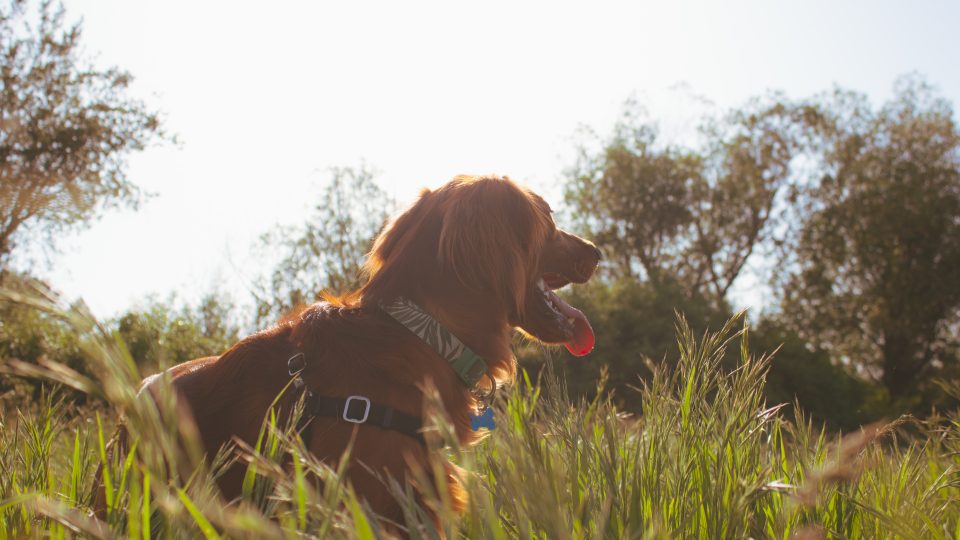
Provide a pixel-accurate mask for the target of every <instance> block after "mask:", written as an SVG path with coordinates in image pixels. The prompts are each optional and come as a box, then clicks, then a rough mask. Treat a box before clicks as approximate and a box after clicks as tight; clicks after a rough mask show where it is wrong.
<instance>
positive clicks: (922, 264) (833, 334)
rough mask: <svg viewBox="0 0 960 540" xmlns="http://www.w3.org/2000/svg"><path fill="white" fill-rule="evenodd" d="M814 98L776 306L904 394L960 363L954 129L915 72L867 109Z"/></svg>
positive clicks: (959, 203) (862, 102) (959, 143)
mask: <svg viewBox="0 0 960 540" xmlns="http://www.w3.org/2000/svg"><path fill="white" fill-rule="evenodd" d="M816 106H817V107H819V108H820V110H821V111H822V112H823V115H824V118H825V122H824V123H823V124H822V125H821V126H820V128H819V131H818V133H819V135H820V144H821V147H820V154H819V156H818V157H819V159H820V165H819V167H818V169H817V170H818V172H819V176H818V177H817V178H815V181H814V182H813V183H812V184H811V185H810V186H808V187H807V189H806V190H804V192H803V197H802V202H801V204H802V205H803V206H802V208H801V212H800V214H799V215H800V221H799V224H798V227H797V228H796V233H795V234H794V235H793V238H792V241H791V243H790V244H789V246H788V247H789V252H788V257H787V262H786V263H785V264H783V265H781V267H780V268H781V269H782V272H780V282H781V285H782V288H783V303H782V314H783V317H784V318H785V319H786V320H788V321H790V323H791V326H792V328H794V329H795V330H796V331H797V332H798V333H799V334H800V335H801V336H802V337H803V338H805V339H807V340H809V341H810V342H811V343H813V344H816V345H817V346H821V347H824V348H826V349H828V350H830V351H831V352H832V353H833V355H834V356H835V357H836V358H838V359H842V360H843V361H844V362H847V363H852V364H854V365H857V366H860V367H861V369H862V371H863V372H864V373H865V374H867V375H870V376H874V377H879V378H880V380H881V381H882V383H883V385H884V386H885V387H886V389H887V390H888V391H889V393H890V395H891V396H893V397H895V398H907V399H908V401H912V402H914V403H915V402H916V401H917V400H918V396H917V394H916V392H917V391H919V390H922V387H923V386H924V384H925V381H926V382H928V381H930V380H931V378H932V377H934V376H938V375H943V374H945V373H947V372H950V371H955V370H956V369H957V365H958V363H960V355H958V351H960V338H958V333H957V330H958V325H960V132H958V130H957V125H956V122H955V121H954V117H953V111H952V109H951V107H950V104H949V103H948V102H947V101H945V100H943V99H942V98H939V97H938V96H937V95H936V94H935V93H934V92H933V90H932V89H931V88H930V87H929V86H928V85H927V84H925V83H924V82H923V81H921V80H919V79H917V78H916V77H906V78H902V79H901V80H899V82H898V83H897V85H896V87H895V95H894V97H893V98H892V99H891V100H890V101H888V102H887V103H885V104H884V105H883V106H882V107H880V108H879V109H878V110H873V109H872V108H871V107H870V105H869V103H868V102H867V100H866V98H865V97H864V96H862V95H858V94H854V93H852V92H846V91H842V90H837V91H835V92H834V93H832V94H829V95H826V96H822V97H820V98H818V100H817V103H816ZM908 394H913V396H912V397H908Z"/></svg>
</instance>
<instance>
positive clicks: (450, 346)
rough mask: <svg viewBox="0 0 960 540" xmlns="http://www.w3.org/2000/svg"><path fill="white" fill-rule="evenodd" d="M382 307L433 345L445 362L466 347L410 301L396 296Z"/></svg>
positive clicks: (453, 358)
mask: <svg viewBox="0 0 960 540" xmlns="http://www.w3.org/2000/svg"><path fill="white" fill-rule="evenodd" d="M382 308H383V310H384V311H386V312H387V313H388V314H390V316H391V317H393V318H394V319H396V320H397V322H399V323H400V324H402V325H404V326H406V327H407V329H408V330H410V331H411V332H413V333H414V334H416V335H417V336H419V337H420V339H422V340H423V341H424V342H426V343H427V345H430V346H431V347H433V349H434V350H435V351H437V352H438V353H439V354H440V356H441V357H442V358H443V359H444V360H446V361H447V362H450V363H452V362H453V361H454V360H456V359H457V358H459V357H460V355H461V354H463V351H464V349H465V348H466V346H465V345H464V344H463V342H461V341H460V339H458V338H457V336H455V335H453V333H452V332H450V331H448V330H447V329H446V328H444V327H443V326H441V325H440V323H439V322H438V321H437V320H436V319H434V318H433V317H431V316H430V314H429V313H427V312H426V311H424V310H423V309H422V308H421V307H420V306H418V305H416V304H414V303H413V302H412V301H410V300H407V299H406V298H397V299H396V300H394V301H393V302H391V303H389V304H386V305H384V306H382Z"/></svg>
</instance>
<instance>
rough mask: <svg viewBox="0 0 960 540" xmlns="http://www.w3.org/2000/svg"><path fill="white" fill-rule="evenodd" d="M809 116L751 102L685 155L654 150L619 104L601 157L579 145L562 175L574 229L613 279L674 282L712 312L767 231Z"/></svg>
mask: <svg viewBox="0 0 960 540" xmlns="http://www.w3.org/2000/svg"><path fill="white" fill-rule="evenodd" d="M810 114H811V111H810V110H808V109H806V108H802V107H799V108H797V107H792V106H790V105H789V104H785V102H784V101H783V100H782V99H781V98H779V96H774V97H773V98H768V99H756V100H753V101H752V102H750V103H749V104H748V105H747V106H745V107H743V108H742V109H738V110H733V111H731V112H729V113H728V114H727V116H726V117H724V118H722V119H719V120H715V121H708V122H707V123H705V125H704V128H703V129H702V131H701V135H702V137H703V139H704V141H705V144H704V145H703V147H702V148H684V147H678V146H674V145H669V144H663V143H661V142H660V141H659V140H658V129H657V126H656V125H655V124H654V123H653V122H651V121H649V120H648V119H647V118H646V116H645V113H643V112H642V111H639V113H638V110H637V108H636V107H635V106H631V105H628V107H627V108H626V112H625V114H624V117H623V119H622V120H621V121H620V122H619V123H618V124H617V125H616V126H615V128H614V132H613V136H612V137H611V138H610V140H609V141H606V142H605V143H604V144H603V145H602V146H603V148H602V150H600V151H599V152H591V151H588V150H586V149H584V148H581V151H580V155H579V159H578V161H577V163H576V165H575V166H574V167H573V168H572V169H571V170H570V171H569V174H568V178H567V182H566V200H567V203H568V204H569V205H570V207H571V209H572V214H573V216H574V220H575V223H576V225H577V226H578V228H579V230H580V231H581V232H583V233H585V234H587V235H588V236H590V237H591V238H593V239H594V240H595V241H596V242H597V243H598V244H599V245H601V246H602V247H603V248H604V251H605V252H606V253H608V254H609V255H610V257H609V261H610V262H609V263H608V265H607V267H608V269H609V270H610V271H611V272H612V273H613V275H614V276H618V277H630V278H634V279H641V280H648V281H650V282H651V283H653V284H654V285H655V286H667V287H669V286H672V285H671V284H672V283H676V284H677V285H679V286H680V287H682V288H683V289H684V290H686V291H688V292H689V293H690V294H698V295H703V296H704V297H706V298H707V299H709V300H711V301H712V302H713V303H714V304H715V305H718V306H719V305H720V304H721V303H722V302H723V301H724V300H725V298H726V295H727V292H728V291H729V289H730V287H731V286H732V285H733V282H734V281H735V280H736V279H737V277H738V276H739V275H740V272H741V271H742V270H743V268H744V265H745V264H746V263H747V260H748V259H749V258H750V256H751V255H752V254H753V253H754V250H755V249H756V247H757V246H758V245H759V244H760V243H762V242H763V241H764V240H765V239H766V238H767V237H768V236H769V234H770V230H771V227H770V226H769V223H770V221H771V216H772V213H773V210H774V203H775V202H776V201H777V197H778V194H779V193H780V192H781V190H782V189H783V187H784V186H785V184H786V182H787V180H788V179H789V177H790V171H791V168H790V164H791V161H792V159H793V157H794V155H795V152H796V151H797V149H798V147H799V146H800V144H801V140H802V137H803V131H802V129H799V128H798V127H797V123H796V122H795V118H797V117H802V116H805V115H810Z"/></svg>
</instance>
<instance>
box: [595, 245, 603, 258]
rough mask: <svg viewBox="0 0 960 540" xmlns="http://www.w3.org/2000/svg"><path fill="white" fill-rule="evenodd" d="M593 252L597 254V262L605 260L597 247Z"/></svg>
mask: <svg viewBox="0 0 960 540" xmlns="http://www.w3.org/2000/svg"><path fill="white" fill-rule="evenodd" d="M593 251H595V252H596V254H597V260H598V261H602V260H603V252H602V251H600V248H598V247H597V246H593Z"/></svg>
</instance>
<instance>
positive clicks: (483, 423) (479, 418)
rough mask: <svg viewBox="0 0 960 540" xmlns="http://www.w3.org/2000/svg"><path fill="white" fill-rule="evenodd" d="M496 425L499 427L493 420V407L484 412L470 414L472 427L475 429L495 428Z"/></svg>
mask: <svg viewBox="0 0 960 540" xmlns="http://www.w3.org/2000/svg"><path fill="white" fill-rule="evenodd" d="M495 427H497V424H496V422H494V421H493V409H492V408H487V410H485V411H483V413H482V414H479V415H476V414H474V415H471V416H470V428H471V429H473V430H474V431H480V429H481V428H487V429H489V430H493V428H495Z"/></svg>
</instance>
